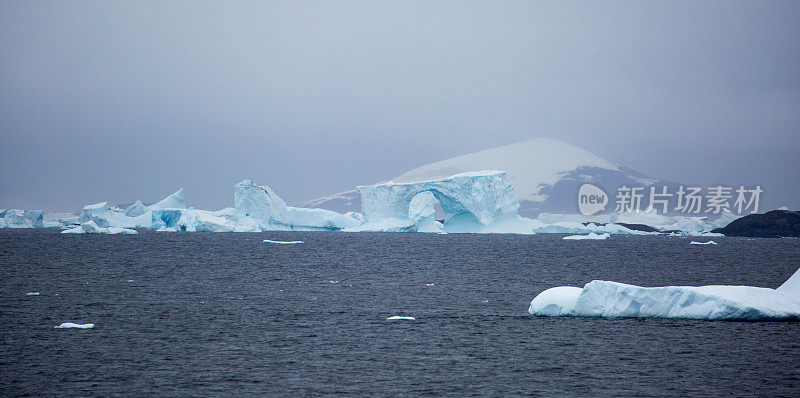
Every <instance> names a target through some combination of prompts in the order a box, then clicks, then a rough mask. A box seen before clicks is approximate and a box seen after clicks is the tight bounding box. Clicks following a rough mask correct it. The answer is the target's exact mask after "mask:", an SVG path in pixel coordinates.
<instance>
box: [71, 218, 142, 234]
mask: <svg viewBox="0 0 800 398" xmlns="http://www.w3.org/2000/svg"><path fill="white" fill-rule="evenodd" d="M61 233H62V234H109V235H118V234H130V235H134V234H138V232H136V230H134V229H127V228H118V227H106V228H103V227H100V226H98V225H97V224H96V223H95V222H94V221H88V222H85V223H83V224H81V225H79V226H77V227H75V228H71V229H67V230H64V231H61Z"/></svg>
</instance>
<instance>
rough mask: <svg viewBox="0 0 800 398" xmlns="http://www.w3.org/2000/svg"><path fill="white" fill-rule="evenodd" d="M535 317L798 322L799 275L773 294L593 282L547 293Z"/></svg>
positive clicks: (535, 306) (534, 306) (534, 305)
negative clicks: (581, 286)
mask: <svg viewBox="0 0 800 398" xmlns="http://www.w3.org/2000/svg"><path fill="white" fill-rule="evenodd" d="M528 312H529V313H531V314H532V315H536V316H580V317H606V318H680V319H705V320H800V269H798V270H797V271H796V272H795V273H794V275H792V276H791V277H790V278H789V280H787V281H786V282H785V283H784V284H783V285H781V286H780V287H778V288H777V289H769V288H763V287H753V286H722V285H715V286H664V287H641V286H635V285H628V284H624V283H619V282H609V281H597V280H596V281H592V282H589V283H587V284H586V285H585V286H584V287H583V288H579V287H572V286H559V287H554V288H550V289H547V290H545V291H543V292H542V293H540V294H539V295H538V296H536V298H534V299H533V300H532V301H531V305H530V307H529V308H528Z"/></svg>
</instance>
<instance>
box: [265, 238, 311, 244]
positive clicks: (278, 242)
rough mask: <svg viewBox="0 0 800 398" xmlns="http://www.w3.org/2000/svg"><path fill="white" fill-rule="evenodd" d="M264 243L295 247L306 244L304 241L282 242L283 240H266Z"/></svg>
mask: <svg viewBox="0 0 800 398" xmlns="http://www.w3.org/2000/svg"><path fill="white" fill-rule="evenodd" d="M264 243H277V244H279V245H294V244H297V243H304V242H303V241H302V240H289V241H281V240H269V239H264Z"/></svg>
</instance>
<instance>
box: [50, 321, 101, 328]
mask: <svg viewBox="0 0 800 398" xmlns="http://www.w3.org/2000/svg"><path fill="white" fill-rule="evenodd" d="M92 328H94V324H93V323H72V322H64V323H62V324H60V325H58V326H54V327H53V329H92Z"/></svg>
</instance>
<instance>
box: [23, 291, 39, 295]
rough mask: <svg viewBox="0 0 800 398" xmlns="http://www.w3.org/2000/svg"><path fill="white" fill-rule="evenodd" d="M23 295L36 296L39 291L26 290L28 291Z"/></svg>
mask: <svg viewBox="0 0 800 398" xmlns="http://www.w3.org/2000/svg"><path fill="white" fill-rule="evenodd" d="M25 295H26V296H38V295H39V292H28V293H25Z"/></svg>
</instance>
